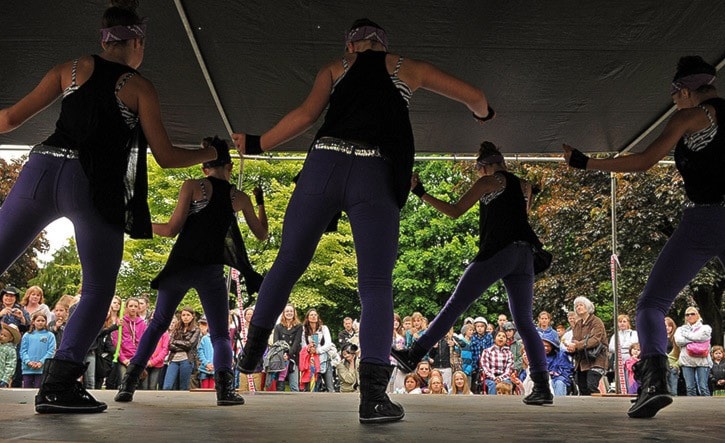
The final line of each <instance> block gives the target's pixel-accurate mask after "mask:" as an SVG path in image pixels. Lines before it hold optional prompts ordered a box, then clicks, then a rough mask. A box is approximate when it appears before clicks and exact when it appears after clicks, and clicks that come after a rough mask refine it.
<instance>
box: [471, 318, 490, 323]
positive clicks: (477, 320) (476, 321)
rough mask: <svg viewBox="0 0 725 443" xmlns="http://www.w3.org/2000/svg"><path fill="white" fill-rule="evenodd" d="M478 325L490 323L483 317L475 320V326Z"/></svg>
mask: <svg viewBox="0 0 725 443" xmlns="http://www.w3.org/2000/svg"><path fill="white" fill-rule="evenodd" d="M476 323H485V324H488V322H487V321H486V319H485V318H483V317H476V318H475V320H473V324H474V325H475V324H476Z"/></svg>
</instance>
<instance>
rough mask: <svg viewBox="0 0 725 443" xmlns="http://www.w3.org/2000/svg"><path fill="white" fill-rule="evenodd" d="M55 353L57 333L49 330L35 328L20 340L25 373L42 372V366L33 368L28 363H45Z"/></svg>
mask: <svg viewBox="0 0 725 443" xmlns="http://www.w3.org/2000/svg"><path fill="white" fill-rule="evenodd" d="M53 354H55V335H53V333H52V332H50V331H49V330H47V329H43V330H42V331H38V330H35V331H33V332H28V333H27V334H25V335H23V338H22V339H21V340H20V360H21V361H22V362H23V364H22V370H23V375H26V374H42V373H43V368H42V367H40V368H31V367H30V366H28V363H30V362H31V361H39V362H41V363H45V360H47V359H49V358H53Z"/></svg>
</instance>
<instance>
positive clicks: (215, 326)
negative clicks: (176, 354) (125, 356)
mask: <svg viewBox="0 0 725 443" xmlns="http://www.w3.org/2000/svg"><path fill="white" fill-rule="evenodd" d="M191 288H194V289H196V292H198V293H199V299H200V300H201V305H202V307H203V308H204V315H206V319H207V321H208V323H209V338H210V339H211V344H212V347H213V348H214V370H215V371H219V370H223V369H226V370H231V369H232V345H231V342H230V338H229V291H227V283H226V279H225V278H224V267H223V266H222V265H219V264H215V265H196V264H193V265H189V266H188V267H183V268H179V269H178V272H174V273H170V274H168V275H166V276H165V277H164V278H163V279H162V280H161V281H160V282H159V292H158V294H157V297H156V309H155V310H154V317H153V319H152V320H151V323H149V325H148V327H147V328H146V332H144V334H143V336H142V337H141V341H140V342H139V344H138V349H137V350H136V354H134V356H133V357H132V358H131V363H134V364H136V365H140V366H143V367H146V364H147V363H148V361H149V358H150V357H151V355H152V354H153V353H154V350H155V349H156V345H157V344H158V342H159V339H160V338H161V336H162V335H163V333H164V332H165V331H166V330H167V329H168V328H169V325H170V324H171V319H172V318H173V317H174V313H175V312H176V308H177V307H178V306H179V303H181V300H182V299H183V298H184V295H186V293H187V292H188V291H189V289H191Z"/></svg>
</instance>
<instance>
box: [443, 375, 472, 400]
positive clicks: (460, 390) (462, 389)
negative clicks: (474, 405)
mask: <svg viewBox="0 0 725 443" xmlns="http://www.w3.org/2000/svg"><path fill="white" fill-rule="evenodd" d="M448 393H449V394H452V395H473V392H471V387H470V384H469V383H468V376H467V375H466V373H465V372H463V371H456V372H454V373H453V386H452V387H451V390H450V391H449V392H448Z"/></svg>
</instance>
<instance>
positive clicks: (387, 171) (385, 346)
mask: <svg viewBox="0 0 725 443" xmlns="http://www.w3.org/2000/svg"><path fill="white" fill-rule="evenodd" d="M392 179H393V176H392V166H391V165H390V163H389V162H388V161H386V160H384V159H382V158H379V157H358V156H355V155H351V154H346V153H341V152H336V151H326V150H312V151H311V152H310V154H309V155H308V156H307V160H306V161H305V165H304V167H303V168H302V172H301V174H300V178H299V181H298V182H297V187H296V188H295V191H294V193H293V194H292V198H291V199H290V202H289V205H288V206H287V212H286V213H285V217H284V227H283V229H282V244H281V247H280V250H279V254H278V255H277V259H276V260H275V261H274V264H273V265H272V268H271V269H270V271H269V273H268V274H267V276H266V277H265V279H264V283H262V287H261V289H260V291H259V297H258V300H257V305H256V306H255V309H254V316H253V317H252V321H251V323H252V324H254V325H255V326H258V327H261V328H267V329H271V328H272V327H273V326H274V324H275V322H276V321H277V317H278V316H279V314H280V313H281V312H282V310H283V309H284V306H285V304H286V303H287V300H288V299H289V295H290V292H291V291H292V286H294V284H295V283H296V282H297V280H298V279H299V278H300V276H301V275H302V273H303V272H304V271H305V270H306V269H307V266H308V265H309V263H310V261H311V260H312V256H313V254H314V252H315V249H316V247H317V244H318V243H319V241H320V237H321V236H322V233H323V232H324V231H325V228H326V227H327V225H328V223H329V222H330V220H331V219H332V217H333V216H334V215H335V214H336V213H338V212H339V211H345V212H346V213H347V215H348V217H349V219H350V225H351V227H352V235H353V240H354V242H355V252H356V256H357V266H358V292H359V294H360V304H361V307H362V312H361V316H360V349H361V352H362V356H361V361H366V362H369V363H377V364H385V365H388V364H390V343H392V340H393V328H392V324H393V283H392V274H393V267H394V265H395V259H396V256H397V253H398V230H399V225H400V208H398V205H397V204H396V201H395V196H394V194H393V184H392Z"/></svg>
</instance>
